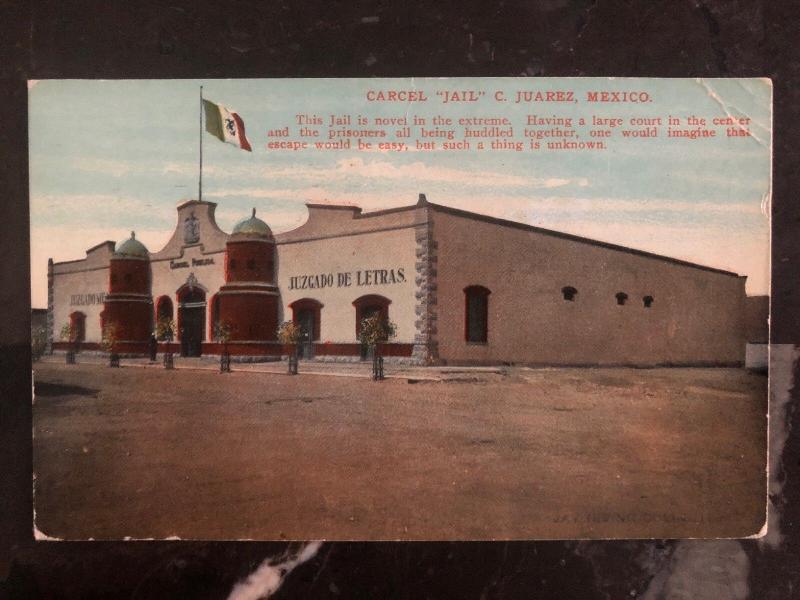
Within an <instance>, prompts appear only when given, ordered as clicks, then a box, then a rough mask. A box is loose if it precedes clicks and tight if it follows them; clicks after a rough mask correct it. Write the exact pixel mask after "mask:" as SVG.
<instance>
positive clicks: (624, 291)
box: [29, 78, 772, 540]
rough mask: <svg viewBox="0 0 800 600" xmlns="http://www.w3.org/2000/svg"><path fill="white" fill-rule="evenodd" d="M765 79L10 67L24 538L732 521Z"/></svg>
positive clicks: (760, 459) (752, 419) (671, 532)
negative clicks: (28, 302)
mask: <svg viewBox="0 0 800 600" xmlns="http://www.w3.org/2000/svg"><path fill="white" fill-rule="evenodd" d="M771 119H772V86H771V83H770V82H769V80H765V79H616V78H560V79H556V78H542V79H528V78H525V79H523V78H464V79H458V78H454V79H420V78H407V79H294V80H267V79H264V80H213V79H212V80H117V81H99V80H98V81H87V80H43V81H31V82H30V83H29V120H30V123H29V125H30V143H29V144H30V190H31V201H30V202H31V204H30V209H31V245H32V248H31V261H32V262H31V273H32V277H31V293H32V299H33V307H34V309H33V332H32V334H33V343H34V353H35V357H36V359H37V360H36V362H35V363H34V379H35V391H34V406H33V416H34V430H33V437H34V441H33V443H34V482H33V486H34V508H35V523H34V527H35V533H36V536H37V539H40V540H88V539H95V540H100V539H103V540H122V539H166V538H181V539H225V540H229V539H257V540H288V539H294V540H310V539H314V540H321V539H327V540H445V539H455V540H491V539H572V538H591V539H601V538H683V537H693V538H701V537H713V538H717V537H746V536H756V535H759V534H763V532H764V531H765V527H766V525H765V523H766V504H767V498H766V485H767V419H766V415H767V383H768V377H767V376H766V354H767V351H766V348H767V314H768V306H769V291H770V281H769V236H770V223H769V198H770V191H771V187H770V169H771V136H772V126H771Z"/></svg>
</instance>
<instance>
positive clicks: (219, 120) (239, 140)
mask: <svg viewBox="0 0 800 600" xmlns="http://www.w3.org/2000/svg"><path fill="white" fill-rule="evenodd" d="M203 107H204V108H205V111H206V131H207V132H208V133H210V134H211V135H213V136H214V137H216V138H218V139H219V140H220V141H222V142H227V143H229V144H233V145H234V146H238V147H239V148H241V149H242V150H247V151H248V152H252V151H253V149H252V148H251V147H250V142H248V141H247V136H246V135H245V133H244V121H242V118H241V117H240V116H239V115H238V114H237V113H235V112H233V111H232V110H230V109H228V108H226V107H224V106H223V105H222V104H214V103H213V102H211V101H210V100H205V99H203Z"/></svg>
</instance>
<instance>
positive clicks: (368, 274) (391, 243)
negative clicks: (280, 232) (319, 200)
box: [277, 223, 417, 344]
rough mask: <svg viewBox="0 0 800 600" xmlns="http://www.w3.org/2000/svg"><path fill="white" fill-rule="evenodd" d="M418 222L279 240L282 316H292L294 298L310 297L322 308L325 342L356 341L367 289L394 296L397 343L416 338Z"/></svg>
mask: <svg viewBox="0 0 800 600" xmlns="http://www.w3.org/2000/svg"><path fill="white" fill-rule="evenodd" d="M415 252H416V241H415V226H414V225H413V224H408V223H406V224H401V225H398V228H395V229H383V230H381V231H373V232H365V233H355V234H351V235H337V236H335V237H327V238H320V239H311V240H305V241H296V242H295V241H293V242H280V241H279V243H278V260H277V281H278V287H279V289H280V292H281V303H282V311H283V312H282V315H281V317H280V318H281V320H289V319H291V318H292V309H291V304H292V303H293V302H295V301H297V300H301V299H306V298H307V299H311V300H316V301H317V302H320V303H321V304H322V305H323V306H322V309H321V311H320V339H319V342H320V344H325V343H326V342H328V343H331V344H355V343H357V338H356V309H355V306H354V305H353V302H354V301H356V300H357V299H358V298H360V297H362V296H366V295H378V296H383V297H384V298H388V299H389V300H390V301H391V304H389V307H388V312H389V319H390V320H391V321H393V322H394V323H395V324H396V325H397V337H396V338H395V339H394V340H392V341H393V342H395V343H402V344H412V343H413V342H414V338H415V335H416V329H415V326H414V323H415V320H416V317H415V308H416V303H417V301H416V298H415V290H416V284H415V262H416V256H415Z"/></svg>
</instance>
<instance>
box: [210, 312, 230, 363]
mask: <svg viewBox="0 0 800 600" xmlns="http://www.w3.org/2000/svg"><path fill="white" fill-rule="evenodd" d="M232 331H233V328H232V327H231V325H230V323H228V322H227V321H220V322H219V323H216V324H215V325H214V341H215V342H217V343H218V344H222V352H221V353H220V355H219V372H220V373H230V372H231V354H230V352H228V342H229V341H230V340H231V332H232Z"/></svg>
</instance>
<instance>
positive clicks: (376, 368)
mask: <svg viewBox="0 0 800 600" xmlns="http://www.w3.org/2000/svg"><path fill="white" fill-rule="evenodd" d="M395 335H397V326H396V325H395V324H394V323H392V322H391V321H390V320H389V319H387V318H385V317H384V316H383V315H381V314H380V313H375V314H374V315H371V316H369V317H364V318H363V319H361V323H360V327H359V330H358V339H359V341H360V342H361V344H362V345H364V346H365V347H366V348H367V349H368V350H371V351H372V379H373V380H375V381H380V380H381V379H383V378H384V376H383V356H382V352H381V344H383V343H384V342H387V341H388V340H389V339H391V338H393V337H394V336H395Z"/></svg>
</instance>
